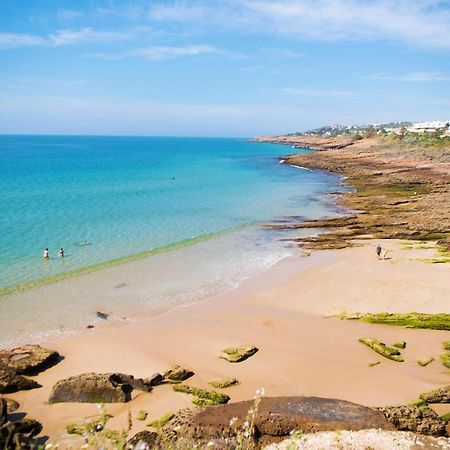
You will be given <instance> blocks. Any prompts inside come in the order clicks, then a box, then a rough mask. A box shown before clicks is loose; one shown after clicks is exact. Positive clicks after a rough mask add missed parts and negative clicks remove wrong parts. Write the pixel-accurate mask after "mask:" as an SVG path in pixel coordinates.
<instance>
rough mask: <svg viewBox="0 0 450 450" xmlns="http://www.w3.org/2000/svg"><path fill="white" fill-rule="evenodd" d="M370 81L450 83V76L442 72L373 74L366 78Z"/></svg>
mask: <svg viewBox="0 0 450 450" xmlns="http://www.w3.org/2000/svg"><path fill="white" fill-rule="evenodd" d="M366 78H367V79H369V80H388V81H407V82H435V81H450V76H448V75H443V74H441V73H440V72H411V73H405V74H403V75H383V74H373V75H369V76H368V77H366Z"/></svg>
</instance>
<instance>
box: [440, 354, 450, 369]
mask: <svg viewBox="0 0 450 450" xmlns="http://www.w3.org/2000/svg"><path fill="white" fill-rule="evenodd" d="M440 358H441V362H442V364H443V365H444V366H445V367H447V369H450V352H446V353H442V355H441V356H440Z"/></svg>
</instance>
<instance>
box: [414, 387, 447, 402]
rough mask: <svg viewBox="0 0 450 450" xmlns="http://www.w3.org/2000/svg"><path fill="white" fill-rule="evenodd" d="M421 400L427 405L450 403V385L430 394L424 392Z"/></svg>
mask: <svg viewBox="0 0 450 450" xmlns="http://www.w3.org/2000/svg"><path fill="white" fill-rule="evenodd" d="M420 398H421V399H422V400H423V401H425V402H426V403H450V384H449V385H448V386H445V387H442V388H439V389H436V390H434V391H430V392H424V393H423V394H421V395H420Z"/></svg>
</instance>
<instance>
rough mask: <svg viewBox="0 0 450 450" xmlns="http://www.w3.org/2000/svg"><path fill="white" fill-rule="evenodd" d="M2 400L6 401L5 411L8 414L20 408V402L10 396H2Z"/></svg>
mask: <svg viewBox="0 0 450 450" xmlns="http://www.w3.org/2000/svg"><path fill="white" fill-rule="evenodd" d="M3 400H5V402H6V411H7V412H8V414H11V413H13V412H15V411H17V410H18V409H19V408H20V403H19V402H16V401H15V400H13V399H12V398H7V397H3Z"/></svg>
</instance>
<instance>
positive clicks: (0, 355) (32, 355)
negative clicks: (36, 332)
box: [0, 345, 60, 375]
mask: <svg viewBox="0 0 450 450" xmlns="http://www.w3.org/2000/svg"><path fill="white" fill-rule="evenodd" d="M59 357H60V356H59V353H58V352H57V351H55V350H50V349H48V348H44V347H41V346H40V345H23V346H22V347H16V348H13V349H9V350H0V367H9V368H10V369H14V370H15V372H16V373H18V374H28V375H30V374H36V373H38V372H40V371H42V370H45V369H47V368H48V367H50V366H52V365H53V364H55V363H57V362H58V360H59Z"/></svg>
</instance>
